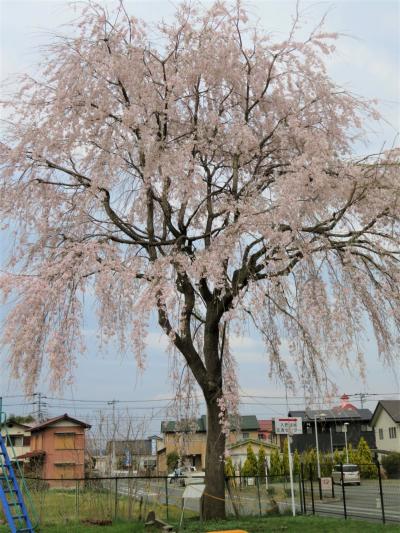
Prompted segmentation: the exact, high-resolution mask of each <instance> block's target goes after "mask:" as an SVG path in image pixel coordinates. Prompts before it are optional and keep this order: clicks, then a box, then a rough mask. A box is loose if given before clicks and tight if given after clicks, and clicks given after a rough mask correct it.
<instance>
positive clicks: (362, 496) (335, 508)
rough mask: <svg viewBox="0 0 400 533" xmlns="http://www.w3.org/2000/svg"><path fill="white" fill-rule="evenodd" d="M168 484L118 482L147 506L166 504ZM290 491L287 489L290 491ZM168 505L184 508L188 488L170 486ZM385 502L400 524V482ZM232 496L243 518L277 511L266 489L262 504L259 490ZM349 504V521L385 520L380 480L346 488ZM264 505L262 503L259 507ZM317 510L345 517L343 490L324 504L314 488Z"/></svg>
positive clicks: (388, 485)
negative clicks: (381, 502) (354, 519)
mask: <svg viewBox="0 0 400 533" xmlns="http://www.w3.org/2000/svg"><path fill="white" fill-rule="evenodd" d="M270 487H275V494H282V496H275V495H274V496H273V498H274V499H275V500H276V501H277V503H278V506H279V507H280V508H284V507H285V505H286V507H287V508H288V509H290V498H289V496H286V498H285V497H284V496H283V489H284V486H283V485H282V484H274V485H270ZM165 488H166V487H165V480H163V479H154V480H143V479H137V480H136V479H134V480H126V479H120V480H119V481H118V492H119V493H120V494H123V495H129V494H130V495H132V496H133V497H134V498H135V499H143V501H144V502H146V503H147V504H151V503H161V504H166V490H165ZM286 488H287V487H286ZM167 489H168V503H169V505H175V506H177V507H178V508H181V506H182V494H183V490H184V487H181V486H180V485H179V484H177V483H176V482H174V483H168V485H167ZM297 489H298V486H296V508H297V510H298V512H300V507H301V506H300V501H299V492H298V490H297ZM383 493H384V496H383V501H384V510H385V517H386V520H387V521H388V522H389V521H390V522H391V521H393V522H400V480H385V481H383ZM232 496H233V499H234V501H235V503H236V506H237V508H238V510H239V513H240V514H243V515H250V514H251V515H254V514H258V513H259V512H260V510H261V513H262V514H264V513H266V512H267V511H268V510H271V509H272V508H273V501H272V500H271V497H270V496H269V495H268V493H267V491H266V489H265V486H262V487H261V486H260V500H259V498H258V492H257V490H256V487H245V488H242V489H239V488H236V489H234V490H232ZM226 500H227V507H228V512H233V509H232V504H231V501H230V497H229V495H228V493H227V494H226ZM345 500H346V508H347V515H348V516H349V517H361V518H368V519H376V520H381V519H382V510H381V504H380V494H379V484H378V481H377V480H364V481H362V483H361V485H360V486H349V485H346V486H345ZM259 502H260V503H259ZM185 507H186V508H187V509H190V510H192V511H197V512H198V510H199V508H198V503H197V502H196V500H189V501H187V502H186V506H185ZM306 507H307V512H308V513H310V512H312V504H311V495H310V490H309V487H307V486H306ZM314 507H315V512H316V513H317V514H325V515H328V514H329V515H336V516H344V505H343V495H342V488H341V487H340V486H339V485H335V497H334V498H332V497H331V495H329V496H324V498H323V500H322V501H321V500H319V498H318V490H317V486H316V485H315V484H314Z"/></svg>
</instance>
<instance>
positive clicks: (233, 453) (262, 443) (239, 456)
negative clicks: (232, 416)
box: [226, 439, 278, 473]
mask: <svg viewBox="0 0 400 533" xmlns="http://www.w3.org/2000/svg"><path fill="white" fill-rule="evenodd" d="M249 445H250V446H251V447H252V449H253V452H254V453H255V454H256V455H258V452H259V451H260V449H261V448H263V449H264V452H265V459H266V461H267V464H269V460H270V459H269V458H270V455H271V451H272V450H274V449H276V448H278V445H277V444H272V443H271V442H267V441H266V440H262V439H258V440H256V439H241V440H238V441H237V442H234V443H232V444H228V446H227V447H226V448H227V451H228V453H229V457H230V458H231V459H232V463H233V466H234V467H235V471H236V472H237V473H239V472H240V471H241V469H242V466H243V464H244V462H245V461H246V459H247V448H248V446H249Z"/></svg>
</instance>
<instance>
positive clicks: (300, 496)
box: [297, 473, 304, 514]
mask: <svg viewBox="0 0 400 533" xmlns="http://www.w3.org/2000/svg"><path fill="white" fill-rule="evenodd" d="M297 475H298V482H299V503H300V513H301V514H304V508H303V497H302V490H301V477H300V473H299V474H297Z"/></svg>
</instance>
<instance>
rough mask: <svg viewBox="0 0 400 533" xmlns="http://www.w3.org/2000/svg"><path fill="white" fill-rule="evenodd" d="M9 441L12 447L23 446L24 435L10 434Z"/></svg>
mask: <svg viewBox="0 0 400 533" xmlns="http://www.w3.org/2000/svg"><path fill="white" fill-rule="evenodd" d="M10 441H11V444H12V445H13V447H15V446H23V444H24V436H23V435H10Z"/></svg>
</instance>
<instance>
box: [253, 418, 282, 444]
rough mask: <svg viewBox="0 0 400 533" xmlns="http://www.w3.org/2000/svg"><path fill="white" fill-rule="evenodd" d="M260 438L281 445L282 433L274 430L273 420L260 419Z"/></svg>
mask: <svg viewBox="0 0 400 533" xmlns="http://www.w3.org/2000/svg"><path fill="white" fill-rule="evenodd" d="M257 438H258V440H263V441H265V442H267V443H269V444H276V445H279V443H280V435H277V434H276V433H275V431H274V421H273V420H259V421H258V437H257Z"/></svg>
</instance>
